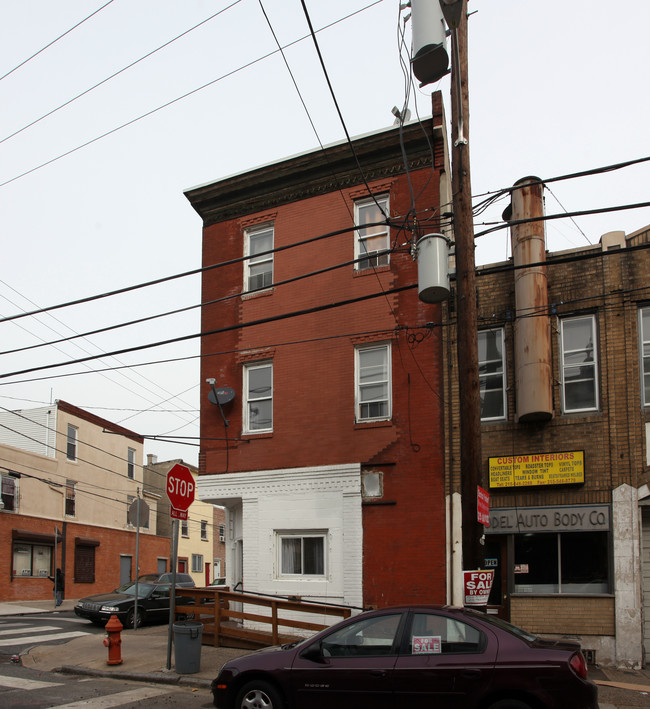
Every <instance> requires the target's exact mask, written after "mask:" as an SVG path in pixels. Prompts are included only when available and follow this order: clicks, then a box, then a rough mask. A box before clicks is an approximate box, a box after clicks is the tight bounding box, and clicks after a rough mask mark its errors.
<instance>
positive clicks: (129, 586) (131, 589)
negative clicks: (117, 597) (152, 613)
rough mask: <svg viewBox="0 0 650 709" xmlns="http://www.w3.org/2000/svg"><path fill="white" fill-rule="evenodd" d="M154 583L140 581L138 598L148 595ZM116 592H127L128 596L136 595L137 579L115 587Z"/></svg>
mask: <svg viewBox="0 0 650 709" xmlns="http://www.w3.org/2000/svg"><path fill="white" fill-rule="evenodd" d="M153 587H154V585H153V584H152V583H142V582H140V581H138V598H145V596H148V595H149V594H150V593H151V591H152V589H153ZM115 593H125V594H126V595H127V596H135V581H129V582H128V583H125V584H122V586H120V587H119V588H116V589H115Z"/></svg>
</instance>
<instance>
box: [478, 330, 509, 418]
mask: <svg viewBox="0 0 650 709" xmlns="http://www.w3.org/2000/svg"><path fill="white" fill-rule="evenodd" d="M503 353H504V347H503V329H502V328H499V329H497V330H481V331H480V332H479V333H478V377H479V389H480V397H481V420H482V421H490V420H494V419H503V418H505V416H506V386H505V358H504V356H503Z"/></svg>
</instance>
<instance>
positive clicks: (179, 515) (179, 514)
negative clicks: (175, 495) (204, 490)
mask: <svg viewBox="0 0 650 709" xmlns="http://www.w3.org/2000/svg"><path fill="white" fill-rule="evenodd" d="M170 516H171V518H172V519H187V510H177V509H174V508H173V507H172V508H171V514H170Z"/></svg>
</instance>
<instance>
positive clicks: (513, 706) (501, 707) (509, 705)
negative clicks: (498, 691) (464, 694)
mask: <svg viewBox="0 0 650 709" xmlns="http://www.w3.org/2000/svg"><path fill="white" fill-rule="evenodd" d="M489 709H531V707H530V704H526V702H521V701H519V699H501V700H500V701H498V702H496V704H490V707H489Z"/></svg>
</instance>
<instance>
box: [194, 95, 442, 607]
mask: <svg viewBox="0 0 650 709" xmlns="http://www.w3.org/2000/svg"><path fill="white" fill-rule="evenodd" d="M353 147H354V150H353V149H352V148H351V146H350V145H349V144H347V143H346V142H342V143H338V144H335V145H331V146H327V147H325V148H324V149H322V150H318V151H312V152H309V153H305V154H303V155H298V156H296V157H292V158H289V159H286V160H282V161H280V162H276V163H273V164H270V165H267V166H264V167H260V168H257V169H253V170H250V171H247V172H244V173H241V174H238V175H235V176H232V177H228V178H225V179H219V180H217V181H215V182H211V183H209V184H206V185H202V186H199V187H196V188H193V189H190V190H188V191H187V192H186V196H187V198H188V200H189V201H190V203H191V205H192V206H193V208H194V209H195V210H196V212H197V213H198V214H199V215H200V216H201V218H202V220H203V267H204V273H203V280H202V289H203V292H202V303H203V306H202V341H201V386H202V395H201V441H202V444H201V451H200V457H199V481H198V492H199V496H200V498H201V499H202V500H204V501H206V502H209V503H212V504H218V505H222V506H224V507H225V509H226V519H225V529H224V532H225V533H224V538H225V546H226V557H227V570H228V573H227V580H228V582H229V584H230V585H231V586H235V587H237V588H243V589H244V590H249V591H258V592H263V593H272V594H279V595H298V596H301V597H304V598H310V599H323V600H327V601H329V602H337V603H344V604H348V605H352V606H369V605H377V606H380V605H388V604H392V603H401V602H405V601H408V602H444V601H445V598H446V587H445V583H446V582H445V579H446V568H445V565H446V559H445V538H446V529H445V524H446V517H445V502H444V499H445V498H444V491H445V490H444V472H445V471H444V447H443V443H444V439H443V406H442V398H441V396H440V392H441V391H442V354H443V351H442V343H441V340H440V338H439V337H437V336H432V335H431V328H430V327H428V323H430V322H431V321H432V320H436V319H437V320H438V321H439V320H440V317H441V316H440V306H439V305H436V306H431V305H424V304H423V303H421V302H420V301H419V299H418V294H417V288H416V287H415V284H416V283H417V265H416V262H415V261H414V258H413V247H414V243H415V240H416V239H417V237H418V236H419V235H420V234H421V233H422V229H423V228H426V229H427V230H432V231H440V224H439V222H440V204H441V203H445V202H447V201H448V194H449V187H448V183H449V173H448V169H447V167H446V161H447V156H446V143H445V130H444V119H443V112H442V102H441V99H440V94H439V93H438V94H434V96H433V117H429V118H428V119H426V120H423V121H422V122H421V123H419V122H413V123H410V124H406V125H404V126H403V127H402V128H401V129H400V128H399V127H397V126H396V127H392V128H389V129H386V130H381V131H377V132H375V133H372V134H369V135H366V136H363V137H360V138H356V139H354V140H353ZM404 156H406V160H407V163H408V164H405V162H404ZM416 215H417V219H415V218H414V217H415V216H416ZM208 380H214V381H215V382H216V391H217V392H218V391H219V388H220V387H222V388H227V389H230V390H232V391H233V392H234V394H235V396H234V399H232V400H231V398H230V397H228V398H227V400H226V401H224V403H223V405H222V406H218V405H217V404H219V403H220V402H219V401H218V400H214V397H213V401H210V400H209V399H208V395H209V394H210V391H211V384H210V383H209V382H208ZM217 399H218V397H217Z"/></svg>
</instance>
